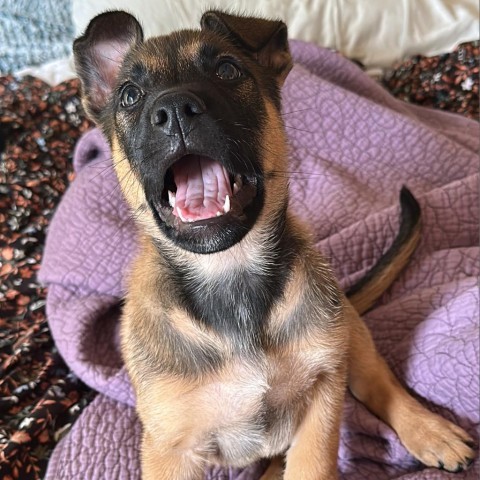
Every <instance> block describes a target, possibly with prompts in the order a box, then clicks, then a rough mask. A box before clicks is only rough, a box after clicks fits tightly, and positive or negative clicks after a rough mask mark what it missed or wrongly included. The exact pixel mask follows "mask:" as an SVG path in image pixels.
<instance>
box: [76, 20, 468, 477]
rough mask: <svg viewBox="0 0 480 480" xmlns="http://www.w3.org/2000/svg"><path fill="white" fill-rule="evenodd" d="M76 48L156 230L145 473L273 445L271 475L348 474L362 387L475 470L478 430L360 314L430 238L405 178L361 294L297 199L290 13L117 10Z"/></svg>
mask: <svg viewBox="0 0 480 480" xmlns="http://www.w3.org/2000/svg"><path fill="white" fill-rule="evenodd" d="M74 53H75V63H76V67H77V71H78V74H79V76H80V79H81V82H82V88H83V102H84V106H85V108H86V111H87V112H88V114H89V116H90V117H91V118H92V119H93V120H94V121H95V122H96V123H97V125H98V126H99V127H100V128H101V129H102V130H103V132H104V133H105V135H106V136H107V138H108V140H109V142H110V146H111V150H112V155H113V161H114V165H115V169H116V173H117V175H118V179H119V182H120V185H121V187H122V190H123V193H124V195H125V198H126V200H127V201H128V203H129V205H130V207H131V210H132V212H133V215H134V216H135V219H136V220H137V223H138V225H139V231H140V232H141V233H140V234H139V244H140V253H139V255H138V257H137V259H136V260H135V262H134V264H133V266H132V271H131V275H130V279H129V283H128V293H127V296H126V303H125V308H124V312H123V320H122V327H121V328H122V330H121V334H122V349H123V355H124V359H125V363H126V366H127V369H128V372H129V375H130V377H131V381H132V384H133V386H134V389H135V392H136V397H137V411H138V414H139V416H140V419H141V421H142V424H143V439H142V453H141V455H142V461H141V463H142V474H143V478H144V479H145V480H149V479H152V480H153V479H157V480H158V479H174V480H187V479H188V480H192V479H200V478H202V477H203V472H204V468H205V465H206V464H208V463H215V464H221V465H228V466H237V467H242V466H245V465H247V464H249V463H251V462H254V461H256V460H258V459H260V458H265V457H267V458H271V459H272V462H271V464H270V467H269V468H268V470H267V471H266V472H265V474H264V475H263V477H262V478H263V479H264V480H265V479H273V478H284V479H288V480H322V479H328V480H331V479H334V478H336V476H337V473H336V472H337V450H338V442H339V425H340V418H341V412H342V404H343V401H344V395H345V390H346V387H347V385H348V387H349V388H350V390H351V391H352V393H353V394H354V395H355V397H356V398H358V399H359V400H360V401H361V402H363V403H364V404H365V405H366V406H367V407H368V408H369V409H370V410H371V411H372V412H373V413H374V414H375V415H377V416H378V417H380V418H381V419H382V420H383V421H385V422H386V423H387V424H388V425H390V426H391V427H392V428H393V429H394V430H395V431H396V432H397V434H398V435H399V437H400V439H401V441H402V442H403V444H404V445H405V446H406V448H407V449H408V450H409V451H410V452H411V453H412V455H413V456H415V457H416V458H417V459H419V460H420V461H421V462H423V463H424V464H425V465H428V466H434V467H439V468H444V469H446V470H449V471H460V470H462V469H464V468H466V467H467V465H468V464H469V462H471V460H472V458H473V455H474V452H473V450H472V447H473V443H472V439H471V438H470V437H469V436H468V435H467V434H466V433H465V432H464V431H463V430H462V429H460V428H458V427H457V426H455V425H453V424H451V423H450V422H448V421H446V420H444V419H443V418H441V417H439V416H437V415H434V414H432V413H430V412H429V411H427V410H426V409H425V408H424V407H422V406H421V405H420V404H419V403H418V402H417V401H416V400H414V399H413V398H412V397H411V396H410V395H409V394H408V393H407V392H406V391H405V390H404V388H403V387H402V386H401V385H400V384H399V382H398V381H397V380H396V379H395V378H394V376H393V374H392V373H391V372H390V370H389V369H388V367H387V365H386V364H385V362H384V360H382V358H380V356H379V355H378V353H377V352H376V350H375V347H374V345H373V343H372V339H371V337H370V334H369V332H368V330H367V328H366V326H365V325H364V323H363V322H362V320H361V319H360V317H359V313H358V312H360V313H361V312H362V311H364V310H365V309H367V308H368V307H369V306H370V305H371V304H372V302H373V301H374V299H375V298H376V297H378V295H379V294H380V293H381V292H382V291H383V290H384V289H385V288H386V287H388V284H389V283H391V281H392V280H393V278H394V277H395V275H396V274H397V273H398V270H399V269H400V268H401V266H403V265H404V264H405V262H406V260H407V259H408V257H409V256H410V254H411V252H412V250H413V248H414V246H415V243H416V240H417V239H418V225H419V222H418V212H416V213H415V208H416V205H415V202H414V200H413V199H411V198H410V197H409V194H408V192H407V191H404V192H403V194H402V197H403V203H404V207H405V208H404V211H406V212H408V211H409V209H408V205H410V207H411V208H410V211H411V212H414V215H413V217H412V218H410V220H408V219H407V220H408V221H406V223H404V231H405V232H406V233H405V232H404V233H405V234H404V235H403V236H402V235H401V236H400V237H399V238H398V239H397V242H396V243H395V245H394V247H392V249H391V251H390V253H389V255H387V257H388V258H386V259H384V262H381V263H380V264H379V265H377V267H376V271H374V272H373V274H372V275H370V277H369V278H367V279H366V280H365V282H364V283H363V285H361V288H359V289H358V291H357V292H355V293H354V294H353V295H352V297H351V303H350V302H349V301H348V300H347V299H346V298H345V296H344V295H343V294H342V292H341V291H340V290H339V287H338V285H337V283H336V281H335V278H334V277H333V275H332V272H331V270H330V268H329V267H328V265H327V264H326V262H325V260H324V259H323V258H322V257H321V255H320V254H319V253H318V252H317V251H316V250H315V249H314V248H313V246H312V244H311V241H310V239H309V236H308V234H307V233H306V231H305V229H304V228H303V226H302V225H300V224H299V222H298V221H297V220H296V219H295V217H294V216H293V215H292V212H291V211H290V210H289V207H288V185H287V179H286V178H285V175H279V174H278V172H286V171H287V147H286V139H285V134H284V130H283V124H282V117H281V114H280V88H281V86H282V84H283V82H284V80H285V78H286V76H287V74H288V72H289V70H290V68H291V66H292V60H291V56H290V53H289V48H288V42H287V28H286V26H285V24H284V23H282V22H280V21H269V20H263V19H258V18H248V17H240V16H234V15H230V14H226V13H222V12H218V11H210V12H207V13H205V14H204V15H203V17H202V20H201V28H200V30H184V31H178V32H174V33H172V34H170V35H168V36H162V37H156V38H152V39H149V40H144V39H143V32H142V29H141V27H140V25H139V23H138V22H137V21H136V20H135V18H134V17H132V16H131V15H129V14H127V13H124V12H109V13H105V14H102V15H99V16H97V17H96V18H94V19H93V20H92V22H91V23H90V25H89V26H88V28H87V31H86V33H85V34H84V36H82V37H81V38H79V39H77V40H76V41H75V44H74ZM406 217H408V215H407V214H406ZM409 223H410V226H409V225H408V224H409ZM354 307H355V308H356V309H357V310H355V308H354Z"/></svg>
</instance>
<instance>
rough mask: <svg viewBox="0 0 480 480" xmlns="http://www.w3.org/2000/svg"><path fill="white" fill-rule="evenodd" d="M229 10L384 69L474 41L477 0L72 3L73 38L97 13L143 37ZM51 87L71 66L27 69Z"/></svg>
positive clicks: (99, 0)
mask: <svg viewBox="0 0 480 480" xmlns="http://www.w3.org/2000/svg"><path fill="white" fill-rule="evenodd" d="M215 7H218V8H224V9H225V8H227V9H228V8H230V9H233V10H235V11H244V12H249V13H252V12H253V13H254V14H260V15H264V16H267V17H271V18H281V19H283V20H284V21H286V23H287V24H288V27H289V33H290V37H291V38H295V39H300V40H307V41H313V42H315V43H317V44H318V45H321V46H324V47H329V48H334V49H336V50H339V51H340V52H342V53H343V54H344V55H346V56H347V57H349V58H352V59H356V60H359V61H361V62H362V63H363V64H364V65H365V66H366V67H367V68H368V69H370V70H371V69H375V68H377V69H378V68H383V67H388V66H390V65H392V63H394V62H395V61H397V60H400V59H402V58H405V57H407V56H410V55H415V54H423V55H436V54H438V53H444V52H449V51H451V50H453V49H454V48H455V47H456V46H457V45H458V44H460V43H462V42H466V41H472V40H476V39H478V38H479V29H480V22H479V15H480V9H479V4H478V1H477V0H237V1H232V0H176V1H173V0H169V1H168V0H164V1H163V2H160V1H159V0H73V20H74V23H75V33H76V35H80V34H82V33H83V31H84V30H85V28H86V26H87V25H88V22H89V21H90V20H91V18H93V17H94V16H95V15H97V14H98V13H100V12H103V11H105V10H112V9H122V10H126V11H129V12H131V13H134V14H135V15H136V16H137V17H138V18H139V19H140V20H141V22H142V23H143V25H144V27H145V32H146V35H147V36H151V35H160V34H165V33H168V32H170V31H172V30H175V29H178V28H188V27H197V26H198V22H199V19H200V16H201V13H202V12H203V11H204V10H205V9H206V8H215ZM19 74H20V75H24V74H31V75H34V76H37V77H39V78H41V79H42V80H44V81H46V82H48V83H50V84H51V85H55V84H58V83H60V82H62V81H64V80H67V79H69V78H72V77H74V76H75V73H74V68H73V64H72V62H71V59H61V60H56V61H54V62H49V63H48V64H45V65H42V66H41V67H35V68H28V69H24V70H22V71H21V72H19Z"/></svg>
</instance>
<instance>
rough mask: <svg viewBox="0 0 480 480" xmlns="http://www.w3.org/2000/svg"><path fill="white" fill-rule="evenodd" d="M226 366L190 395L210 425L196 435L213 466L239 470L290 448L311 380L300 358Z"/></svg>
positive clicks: (309, 370) (313, 376)
mask: <svg viewBox="0 0 480 480" xmlns="http://www.w3.org/2000/svg"><path fill="white" fill-rule="evenodd" d="M275 360H276V361H275V362H272V361H271V359H268V360H267V359H266V358H260V359H257V360H256V361H255V362H253V361H252V362H250V363H244V364H241V365H240V364H239V365H235V366H232V367H231V368H229V369H227V371H226V372H225V373H224V374H223V375H222V377H221V378H219V379H218V381H214V382H211V383H208V384H205V385H204V386H202V387H201V388H199V389H198V391H197V393H196V397H197V401H198V405H202V406H203V410H204V415H205V416H208V417H209V419H210V421H209V422H208V426H207V425H205V429H204V430H203V431H202V432H197V433H198V434H199V437H197V438H198V439H199V441H200V445H198V447H199V448H200V450H203V449H204V450H206V452H205V453H207V454H210V456H211V457H212V458H211V460H212V461H213V462H215V463H225V464H229V465H236V466H243V465H247V464H248V463H251V462H252V461H254V460H256V459H257V458H261V457H264V456H271V455H273V454H276V453H280V452H282V451H284V450H285V449H286V448H287V447H288V445H289V444H290V442H291V440H292V437H293V433H294V432H295V430H296V428H297V425H298V422H299V420H300V415H301V412H302V411H303V410H304V407H305V403H306V402H307V401H308V396H309V390H310V388H311V386H312V384H313V383H314V381H315V379H316V378H317V373H316V371H314V370H316V369H314V368H312V366H311V365H307V362H305V361H303V360H302V359H301V357H300V356H295V357H291V358H286V359H275Z"/></svg>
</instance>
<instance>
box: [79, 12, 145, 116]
mask: <svg viewBox="0 0 480 480" xmlns="http://www.w3.org/2000/svg"><path fill="white" fill-rule="evenodd" d="M142 41H143V31H142V27H141V26H140V24H139V23H138V21H137V20H136V19H135V18H134V17H133V16H132V15H130V14H128V13H125V12H120V11H116V12H106V13H102V14H100V15H98V16H96V17H95V18H94V19H93V20H92V21H91V22H90V24H89V25H88V27H87V30H86V32H85V34H84V35H83V36H82V37H80V38H77V39H76V40H75V42H74V43H73V54H74V59H75V68H76V71H77V74H78V76H79V77H80V81H81V82H82V90H83V91H82V94H83V104H84V107H85V110H86V111H87V114H88V115H89V116H90V117H91V118H92V120H94V121H95V122H96V123H98V121H99V118H100V113H101V112H102V111H103V109H104V108H105V105H106V104H107V101H108V98H109V96H110V94H111V92H112V89H113V87H114V86H115V82H116V80H117V76H118V72H119V70H120V67H121V65H122V63H123V60H124V58H125V55H126V54H127V52H128V51H129V50H130V49H131V48H132V47H133V46H135V45H137V44H139V43H141V42H142Z"/></svg>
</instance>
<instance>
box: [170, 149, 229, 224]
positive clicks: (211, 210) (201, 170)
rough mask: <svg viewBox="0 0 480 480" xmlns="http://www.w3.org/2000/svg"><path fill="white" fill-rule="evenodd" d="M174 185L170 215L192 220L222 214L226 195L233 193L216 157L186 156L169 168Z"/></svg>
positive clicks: (188, 220) (224, 171) (226, 175)
mask: <svg viewBox="0 0 480 480" xmlns="http://www.w3.org/2000/svg"><path fill="white" fill-rule="evenodd" d="M172 170H173V179H174V181H175V185H176V186H177V193H176V199H175V208H174V209H173V214H174V215H175V216H177V217H180V219H181V220H183V221H184V222H195V221H197V220H205V219H207V218H213V217H216V216H217V212H220V213H222V214H223V205H224V203H225V197H226V195H230V197H231V196H232V190H231V188H230V180H229V178H228V173H227V171H226V170H225V168H224V167H222V165H220V164H219V163H218V162H216V161H215V160H212V159H211V158H207V157H200V156H197V155H189V156H188V157H186V158H184V159H182V160H180V161H179V162H177V163H176V164H175V165H173V167H172Z"/></svg>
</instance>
